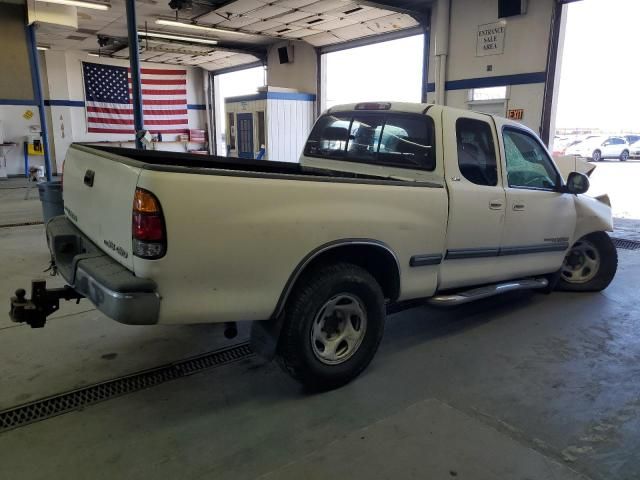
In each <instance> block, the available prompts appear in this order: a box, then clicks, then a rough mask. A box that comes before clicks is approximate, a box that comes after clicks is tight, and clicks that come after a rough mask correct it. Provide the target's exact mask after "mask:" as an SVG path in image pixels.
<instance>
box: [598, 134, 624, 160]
mask: <svg viewBox="0 0 640 480" xmlns="http://www.w3.org/2000/svg"><path fill="white" fill-rule="evenodd" d="M624 147H626V142H625V140H624V139H623V138H619V137H609V138H608V139H607V141H606V142H604V144H603V146H602V158H618V157H619V156H620V155H621V154H622V151H623V150H624Z"/></svg>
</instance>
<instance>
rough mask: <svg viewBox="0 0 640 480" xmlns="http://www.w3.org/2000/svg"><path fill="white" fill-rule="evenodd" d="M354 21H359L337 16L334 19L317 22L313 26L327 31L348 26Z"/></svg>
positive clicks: (354, 22)
mask: <svg viewBox="0 0 640 480" xmlns="http://www.w3.org/2000/svg"><path fill="white" fill-rule="evenodd" d="M356 23H360V22H358V21H357V20H354V19H352V18H349V17H346V18H338V19H335V20H330V21H328V22H324V23H318V24H317V25H314V26H313V28H317V29H318V30H325V31H329V30H334V29H337V28H342V27H348V26H349V25H354V24H356Z"/></svg>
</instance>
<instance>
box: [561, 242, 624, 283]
mask: <svg viewBox="0 0 640 480" xmlns="http://www.w3.org/2000/svg"><path fill="white" fill-rule="evenodd" d="M617 269H618V252H617V250H616V247H615V245H614V244H613V242H612V241H611V238H610V237H609V235H607V234H606V233H605V232H595V233H591V234H589V235H586V236H584V237H582V238H581V239H580V240H578V241H577V242H576V243H575V244H574V245H573V246H572V247H571V249H570V250H569V252H568V253H567V255H566V257H565V259H564V263H563V265H562V270H561V272H560V281H559V282H558V289H559V290H567V291H574V292H598V291H600V290H604V289H605V288H607V286H608V285H609V284H610V283H611V281H612V280H613V277H614V276H615V274H616V270H617Z"/></svg>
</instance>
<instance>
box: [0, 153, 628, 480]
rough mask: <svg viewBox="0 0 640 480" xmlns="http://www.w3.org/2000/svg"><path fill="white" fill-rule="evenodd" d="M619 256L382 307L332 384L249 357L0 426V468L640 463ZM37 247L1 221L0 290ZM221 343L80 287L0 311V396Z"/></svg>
mask: <svg viewBox="0 0 640 480" xmlns="http://www.w3.org/2000/svg"><path fill="white" fill-rule="evenodd" d="M603 165H604V164H603ZM599 167H600V165H599ZM637 167H639V168H637V169H638V170H640V164H637ZM614 168H617V167H614ZM634 168H636V167H634ZM602 171H603V170H601V172H602ZM6 192H13V193H11V194H7V193H6ZM5 194H6V195H5ZM21 194H23V193H22V191H21V190H19V189H15V190H8V189H0V195H5V196H3V197H2V198H3V202H2V203H0V225H2V224H7V223H13V222H9V221H6V218H7V217H6V216H5V213H4V212H5V209H7V211H8V213H7V215H14V213H12V212H19V211H21V210H23V211H24V212H34V211H37V209H36V207H37V202H35V201H27V202H24V203H23V204H20V202H19V201H18V200H17V198H14V197H15V196H16V195H17V196H20V195H21ZM33 202H35V203H33ZM29 209H30V210H29ZM25 215H26V214H25ZM12 218H13V217H12ZM638 218H640V216H639V217H638ZM22 221H25V220H24V219H23V220H22ZM619 254H620V267H619V270H618V275H617V277H616V279H615V280H614V282H613V284H612V285H611V286H610V287H609V288H608V289H607V290H606V291H605V292H602V293H599V294H568V293H554V294H552V295H540V294H530V293H521V294H516V295H510V296H503V297H496V298H494V299H491V300H487V301H484V302H482V303H478V304H474V305H467V306H464V307H460V308H457V309H454V310H435V309H431V308H427V307H421V308H416V309H412V310H409V311H406V312H403V313H400V314H397V315H394V316H392V317H390V318H389V321H388V323H387V330H386V333H385V338H384V340H383V342H382V345H381V347H380V350H379V352H378V355H377V356H376V358H375V359H374V361H373V363H372V364H371V366H370V367H369V368H368V369H367V370H366V371H365V372H364V374H363V375H362V376H361V377H360V378H358V379H357V380H356V381H355V382H353V383H352V384H350V385H347V386H346V387H344V388H342V389H339V390H336V391H333V392H329V393H324V394H318V395H310V394H308V393H305V392H304V391H303V390H302V389H301V388H300V387H299V386H298V384H296V383H295V382H294V381H293V380H291V379H290V378H289V377H288V376H287V375H286V374H284V373H282V372H281V371H280V370H279V368H278V367H277V366H276V365H274V364H266V365H265V364H261V363H260V362H259V361H258V360H257V359H255V358H250V359H245V360H242V361H240V362H238V363H235V364H232V365H228V366H225V367H221V368H218V369H214V370H209V371H205V372H201V373H199V374H196V375H193V376H190V377H187V378H182V379H179V380H175V381H172V382H168V383H164V384H162V385H160V386H157V387H154V388H151V389H148V390H144V391H140V392H137V393H134V394H130V395H127V396H123V397H119V398H116V399H113V400H109V401H107V402H104V403H101V404H98V405H94V406H91V407H88V408H86V409H84V410H82V411H76V412H72V413H69V414H66V415H62V416H59V417H55V418H52V419H49V420H45V421H42V422H39V423H35V424H32V425H29V426H26V427H22V428H19V429H16V430H13V431H9V432H6V433H4V434H0V452H2V453H1V454H0V459H1V460H0V478H2V479H4V478H7V479H14V478H15V479H18V478H19V479H39V478H42V479H44V478H47V479H50V478H72V479H74V478H92V479H94V478H99V479H101V478H104V479H107V478H108V479H113V478H154V479H164V478H167V479H169V478H171V479H173V478H185V479H199V478H234V479H235V478H241V479H242V478H247V479H249V478H258V477H261V478H269V479H282V478H291V479H293V478H296V479H298V478H303V477H304V478H311V479H315V478H318V479H319V478H327V477H329V476H331V477H333V476H337V475H341V476H342V478H393V479H398V478H421V479H422V478H433V479H451V478H462V479H496V480H497V479H500V480H503V479H530V480H531V479H554V478H555V479H561V478H562V479H574V478H575V479H577V478H592V479H616V480H619V479H620V480H625V479H637V478H640V428H639V427H640V395H639V392H640V342H639V341H638V337H639V334H638V328H637V325H638V322H639V321H640V299H639V298H638V295H637V286H638V282H639V280H640V251H635V252H633V251H620V252H619ZM47 259H48V255H47V252H46V247H45V244H44V230H43V227H42V226H27V227H16V228H0V264H1V265H2V266H3V267H2V268H3V275H2V276H1V278H0V291H1V292H5V295H6V296H9V294H10V292H11V291H12V290H13V289H15V288H16V287H18V286H26V285H28V282H29V281H30V280H31V279H32V278H35V277H37V276H41V275H43V274H42V270H43V269H44V268H45V267H46V262H47ZM44 275H46V274H44ZM59 282H60V281H59V279H57V278H54V279H52V285H53V284H56V283H59ZM246 333H247V329H246V326H244V328H243V330H242V331H241V334H240V337H239V339H238V340H242V339H243V338H246ZM228 344H230V342H228V341H225V340H224V339H223V338H222V336H221V333H220V328H219V327H216V326H207V325H204V326H183V327H175V326H174V327H161V326H156V327H131V326H124V325H120V324H117V323H115V322H113V321H110V320H108V319H106V318H105V317H104V316H103V315H101V314H100V313H99V312H96V311H95V310H94V309H93V308H92V307H91V305H90V304H87V303H83V302H82V303H80V304H79V305H75V304H67V305H65V306H64V308H63V309H62V310H61V311H60V312H58V313H57V314H56V316H55V317H54V318H53V319H52V321H51V322H50V323H49V324H48V325H47V326H46V328H44V329H42V330H31V329H30V328H28V327H26V326H22V325H15V324H12V323H10V322H9V320H8V318H7V316H6V314H2V315H0V409H4V408H7V407H10V406H13V405H17V404H20V403H24V402H26V401H31V400H34V399H37V398H41V397H44V396H46V395H50V394H54V393H58V392H62V391H65V390H68V389H71V388H74V387H78V386H82V385H86V384H89V383H94V382H97V381H102V380H106V379H110V378H115V377H117V376H120V375H123V374H126V373H131V372H135V371H138V370H141V369H144V368H149V367H152V366H157V365H160V364H165V363H168V362H171V361H173V360H177V359H181V358H185V357H189V356H193V355H196V354H198V353H202V352H206V351H209V350H214V349H216V348H218V347H220V346H223V345H228Z"/></svg>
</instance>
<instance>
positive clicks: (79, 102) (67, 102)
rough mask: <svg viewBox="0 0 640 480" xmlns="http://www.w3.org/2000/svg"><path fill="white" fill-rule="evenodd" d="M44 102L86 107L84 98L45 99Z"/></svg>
mask: <svg viewBox="0 0 640 480" xmlns="http://www.w3.org/2000/svg"><path fill="white" fill-rule="evenodd" d="M44 104H45V105H49V106H51V107H84V102H83V101H82V100H45V101H44Z"/></svg>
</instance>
